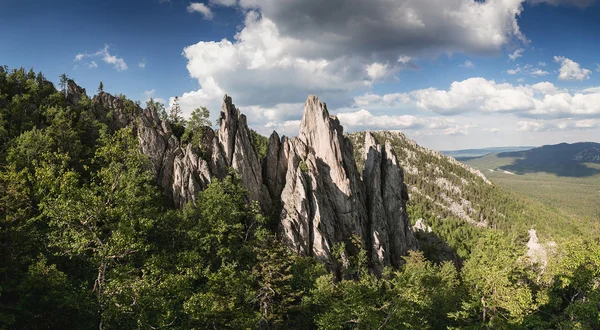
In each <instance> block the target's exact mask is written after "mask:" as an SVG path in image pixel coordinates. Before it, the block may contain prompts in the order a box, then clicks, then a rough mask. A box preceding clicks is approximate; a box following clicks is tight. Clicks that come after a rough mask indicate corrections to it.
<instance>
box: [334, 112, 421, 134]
mask: <svg viewBox="0 0 600 330" xmlns="http://www.w3.org/2000/svg"><path fill="white" fill-rule="evenodd" d="M336 116H337V117H338V118H339V120H340V123H342V125H344V127H348V128H349V129H350V130H355V129H366V128H371V129H390V130H399V129H417V128H422V127H425V125H426V124H427V123H428V121H427V120H426V119H424V118H419V117H416V116H410V115H401V116H387V115H382V116H375V115H373V114H372V113H371V112H369V111H367V110H365V109H362V110H360V111H356V112H341V113H338V114H337V115H336Z"/></svg>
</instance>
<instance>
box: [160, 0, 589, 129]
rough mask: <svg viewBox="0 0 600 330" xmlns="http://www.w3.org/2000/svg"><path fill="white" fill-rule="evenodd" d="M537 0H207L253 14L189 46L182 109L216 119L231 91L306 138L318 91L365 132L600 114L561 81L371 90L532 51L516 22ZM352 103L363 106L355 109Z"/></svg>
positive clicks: (261, 123)
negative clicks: (475, 119) (430, 63)
mask: <svg viewBox="0 0 600 330" xmlns="http://www.w3.org/2000/svg"><path fill="white" fill-rule="evenodd" d="M527 1H528V0H488V1H472V0H470V1H465V0H447V1H425V0H398V1H391V0H355V1H353V5H352V6H348V5H346V2H347V0H329V1H322V0H286V1H281V0H238V1H236V0H209V1H204V4H202V7H201V9H202V10H200V7H198V10H193V11H194V12H200V13H201V14H203V15H205V13H210V14H208V16H210V17H212V15H213V11H212V9H215V6H229V7H231V6H235V7H236V10H239V12H241V13H242V14H243V15H244V16H245V19H244V22H243V23H242V24H240V25H239V28H238V31H237V33H236V34H235V36H234V37H233V38H229V39H222V40H215V41H200V42H198V43H196V44H193V45H189V46H188V47H185V49H184V50H183V56H184V57H185V58H186V59H187V69H188V72H189V73H190V76H191V77H192V78H194V79H196V80H197V81H198V84H199V89H198V90H196V91H191V92H188V93H184V94H183V95H180V97H179V98H180V101H179V102H180V105H181V108H182V110H183V112H184V114H188V115H189V113H191V111H192V110H193V109H194V108H196V107H199V106H207V107H208V108H209V109H210V110H211V111H212V113H213V117H216V114H218V109H219V108H220V106H221V102H222V97H223V95H224V94H225V92H227V93H230V94H231V95H232V96H233V97H234V102H235V103H236V104H237V105H238V107H239V108H240V109H241V110H242V111H243V112H244V113H246V114H247V115H248V120H249V122H250V124H252V126H253V127H255V128H257V129H258V130H259V131H260V132H261V133H268V132H267V131H270V130H272V129H277V130H278V131H284V132H292V131H295V132H294V134H296V133H297V128H298V124H299V121H298V119H299V118H300V116H301V113H302V109H303V106H302V104H303V102H304V100H305V98H306V96H307V95H308V94H317V95H319V97H320V98H321V99H323V100H326V101H328V102H329V108H330V109H336V108H341V107H344V109H346V110H344V111H342V112H340V113H339V115H340V119H341V120H342V123H343V124H345V125H350V124H354V125H356V126H357V127H362V129H365V128H369V127H368V126H367V125H373V126H370V127H371V128H373V127H375V128H377V127H383V126H394V127H396V128H401V127H405V128H402V129H409V130H411V129H412V130H434V131H436V132H438V133H439V134H444V133H446V134H468V133H469V131H475V132H479V134H482V132H484V131H483V130H473V128H474V126H475V125H472V124H468V125H464V124H463V123H460V124H459V123H452V122H449V121H446V122H443V121H439V120H438V121H439V122H437V121H433V120H432V119H431V117H427V120H430V121H431V122H421V121H419V120H418V118H417V117H416V116H412V114H414V111H418V110H419V109H424V110H427V111H431V112H434V113H439V114H443V115H451V114H457V113H465V112H485V113H498V112H502V113H511V114H512V113H514V114H516V115H518V116H522V117H536V118H541V117H571V116H576V117H578V118H579V117H582V118H583V117H586V116H588V117H590V116H598V107H597V106H596V107H595V108H594V105H593V102H592V101H593V97H594V95H596V94H590V93H569V92H566V91H562V90H559V89H558V88H556V87H554V86H553V85H552V86H542V85H540V86H536V87H534V85H526V86H515V85H511V84H507V83H496V82H495V81H493V80H486V79H484V78H472V79H468V80H464V81H457V82H455V83H453V84H452V85H451V86H450V87H449V88H448V89H447V90H443V89H434V88H429V89H421V90H417V91H413V92H408V93H392V94H386V95H378V94H374V93H371V92H370V91H371V88H372V87H373V85H374V84H375V83H377V82H379V81H382V80H386V79H390V78H395V77H396V75H397V74H398V77H401V75H402V70H405V69H418V66H417V65H416V64H415V63H417V61H418V60H419V59H420V58H422V57H434V58H435V57H437V56H440V55H442V54H454V53H460V54H464V55H467V57H469V56H471V55H489V54H496V55H497V54H498V53H499V52H501V51H502V50H504V49H506V48H507V47H515V45H516V46H517V47H519V46H522V47H526V45H527V43H528V42H529V41H528V39H527V38H526V36H525V35H523V33H521V30H520V28H519V24H518V21H517V18H518V16H519V15H520V14H521V12H522V11H523V4H524V3H526V2H527ZM530 2H531V1H530ZM535 2H536V3H538V2H540V1H535ZM547 2H549V3H552V4H556V3H557V1H555V0H548V1H547ZM562 2H564V1H562ZM203 11H204V13H203ZM207 18H208V17H207ZM374 36H376V38H375V37H374ZM512 49H515V48H512ZM519 49H521V50H519ZM519 49H517V51H516V52H513V53H511V55H512V56H513V57H514V56H517V57H515V59H517V58H518V56H521V55H522V53H523V50H522V48H519ZM469 63H470V62H469ZM465 64H467V63H465ZM465 64H463V65H465ZM471 64H472V63H471ZM468 66H469V65H467V66H465V67H468ZM542 68H543V65H542V64H538V65H537V66H536V67H535V68H534V67H533V66H530V65H529V66H527V65H525V66H517V67H516V68H515V69H512V70H515V73H514V74H523V75H529V76H536V77H537V76H544V75H547V74H548V72H547V71H545V70H543V69H542ZM552 87H554V90H552ZM543 89H545V90H546V91H543ZM350 95H360V96H357V97H355V98H352V97H350ZM560 99H562V100H563V103H561V102H559V100H560ZM172 102H173V98H171V99H170V102H169V103H172ZM374 104H377V105H378V106H382V107H388V108H390V109H393V108H395V107H410V108H411V109H410V111H413V113H412V114H403V115H400V116H398V115H394V114H391V113H386V114H380V112H379V111H375V110H373V107H372V106H373V105H374ZM596 104H600V103H596ZM349 106H353V107H354V108H352V110H356V109H364V110H359V111H350V110H348V107H349ZM395 109H397V108H395ZM428 115H430V116H431V115H432V114H431V113H429V114H428ZM443 118H448V117H443ZM359 119H360V121H359ZM344 122H347V123H344ZM348 123H349V124H348ZM362 123H366V124H362ZM512 124H513V125H514V122H513V123H512ZM358 125H362V126H358ZM431 125H433V126H435V127H433V126H431ZM491 125H497V124H496V123H492V124H491ZM411 127H412V128H411ZM418 127H421V128H418ZM387 128H390V127H387ZM504 131H506V130H505V128H504V127H502V132H504ZM284 134H289V133H284Z"/></svg>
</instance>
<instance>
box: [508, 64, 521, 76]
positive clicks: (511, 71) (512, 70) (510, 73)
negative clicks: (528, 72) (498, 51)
mask: <svg viewBox="0 0 600 330" xmlns="http://www.w3.org/2000/svg"><path fill="white" fill-rule="evenodd" d="M521 70H522V69H521V67H520V66H519V65H517V66H516V67H515V68H514V69H508V70H506V73H508V74H509V75H516V74H517V73H520V72H521Z"/></svg>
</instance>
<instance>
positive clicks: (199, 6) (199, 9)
mask: <svg viewBox="0 0 600 330" xmlns="http://www.w3.org/2000/svg"><path fill="white" fill-rule="evenodd" d="M187 11H188V13H200V14H202V16H203V17H204V19H207V20H211V19H212V18H213V12H212V10H211V9H210V8H209V7H208V6H207V5H205V4H203V3H201V2H192V3H190V5H189V6H188V7H187Z"/></svg>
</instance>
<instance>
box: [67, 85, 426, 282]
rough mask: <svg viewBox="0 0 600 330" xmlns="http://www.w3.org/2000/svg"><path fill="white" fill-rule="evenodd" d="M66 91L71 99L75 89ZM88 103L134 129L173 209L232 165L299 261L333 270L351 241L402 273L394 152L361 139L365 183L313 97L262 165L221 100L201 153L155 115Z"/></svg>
mask: <svg viewBox="0 0 600 330" xmlns="http://www.w3.org/2000/svg"><path fill="white" fill-rule="evenodd" d="M70 89H72V90H73V91H74V92H73V95H74V96H75V95H76V94H77V93H75V92H78V91H79V90H77V89H76V88H71V87H70ZM83 92H84V93H85V91H83ZM93 102H94V109H95V110H94V111H95V112H98V115H99V117H103V118H107V117H106V114H107V113H109V112H110V113H112V116H111V117H109V118H108V119H107V120H109V121H110V123H109V127H115V128H120V127H125V126H133V127H134V128H135V129H136V132H137V136H138V140H139V142H140V148H141V150H142V152H143V153H144V154H145V155H147V156H148V158H149V160H150V162H151V164H152V170H153V173H154V177H155V179H156V180H157V183H158V184H159V185H160V186H161V187H162V188H163V189H164V190H165V191H166V192H167V193H169V194H170V195H171V196H172V197H173V201H174V202H175V205H177V206H179V207H181V206H183V205H184V204H185V203H188V202H190V201H194V200H195V198H196V195H197V193H198V192H200V191H201V190H203V189H205V188H206V186H207V185H208V184H209V183H210V182H211V181H212V180H214V179H222V178H224V177H225V175H226V174H227V168H229V167H231V168H233V169H235V170H237V171H238V172H239V173H240V176H241V179H242V184H243V185H244V187H245V188H246V189H247V190H248V192H249V199H250V200H253V201H258V202H259V203H260V205H261V207H262V209H263V211H265V212H268V211H270V210H271V207H272V206H273V205H274V204H277V203H280V206H281V214H280V231H281V233H282V237H283V239H284V241H285V242H286V243H287V245H288V246H289V247H290V249H292V250H293V251H295V252H296V253H298V254H301V255H306V256H314V257H316V258H319V259H321V260H323V261H324V262H326V263H327V264H328V265H329V266H330V267H335V264H336V263H335V261H334V260H333V256H332V254H333V248H334V247H335V245H336V244H339V243H346V244H345V246H346V250H345V251H343V252H344V254H345V255H346V256H347V255H351V254H355V253H357V252H358V250H357V249H356V247H354V246H353V245H352V243H351V242H352V241H353V237H354V236H356V237H358V238H359V242H360V243H361V244H362V248H365V249H366V250H367V251H368V253H369V254H368V255H369V258H370V261H371V264H372V266H373V269H374V270H375V271H376V272H380V271H381V269H382V268H383V267H384V266H388V265H392V266H398V265H399V264H400V263H401V257H402V256H403V255H405V254H406V253H407V251H408V250H410V249H414V248H416V240H415V238H414V235H413V232H412V229H411V227H410V223H409V221H408V216H407V215H406V209H405V208H406V200H407V199H408V194H407V191H406V186H405V185H404V182H403V173H402V169H401V168H400V166H399V165H398V161H397V159H396V156H395V154H394V153H393V151H392V147H391V146H390V145H389V143H386V144H385V146H384V147H382V146H381V145H380V144H379V143H378V142H377V141H376V140H375V138H374V137H373V136H372V135H371V134H370V133H367V134H366V137H365V148H364V150H365V154H364V157H365V169H364V171H363V173H362V176H361V173H359V171H358V169H357V166H356V163H355V160H354V148H353V146H352V144H351V143H350V141H349V140H348V139H347V138H346V137H345V136H344V134H343V127H342V126H341V125H340V123H339V120H338V119H337V118H336V117H333V116H330V115H329V112H328V111H327V106H326V104H325V103H322V102H320V101H319V99H318V98H317V97H316V96H313V95H311V96H309V97H308V99H307V101H306V104H305V108H304V115H303V118H302V123H301V125H300V134H299V137H294V138H291V139H288V138H287V137H285V136H284V137H281V138H280V137H279V135H278V134H277V133H276V132H273V134H272V135H271V137H270V139H269V145H268V151H267V156H266V158H265V159H259V156H258V152H257V150H256V149H255V147H254V146H253V144H252V136H251V134H250V129H249V128H248V125H247V120H246V116H244V115H243V114H241V113H240V111H239V110H238V109H237V108H236V107H235V105H234V104H233V102H232V99H231V98H230V97H229V96H227V95H225V97H224V99H223V107H222V109H221V114H220V122H219V124H220V125H219V129H218V130H217V131H216V132H215V131H213V130H212V129H211V128H209V127H206V128H203V129H204V132H203V140H202V142H201V145H200V146H191V145H186V146H182V145H181V143H180V141H179V140H178V139H177V137H176V136H175V135H174V134H173V132H172V131H171V129H170V126H169V125H168V123H166V122H165V121H163V120H162V119H161V118H160V117H159V115H158V114H157V113H156V110H155V109H152V108H149V109H145V110H142V109H141V108H139V107H137V108H136V110H135V111H134V113H133V114H130V113H127V111H126V110H125V107H124V105H123V101H122V100H120V99H119V98H116V97H114V96H112V95H110V94H108V93H100V94H99V95H97V96H95V97H94V100H93ZM200 149H201V150H202V152H201V153H200V152H199V150H200ZM273 201H276V203H273Z"/></svg>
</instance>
